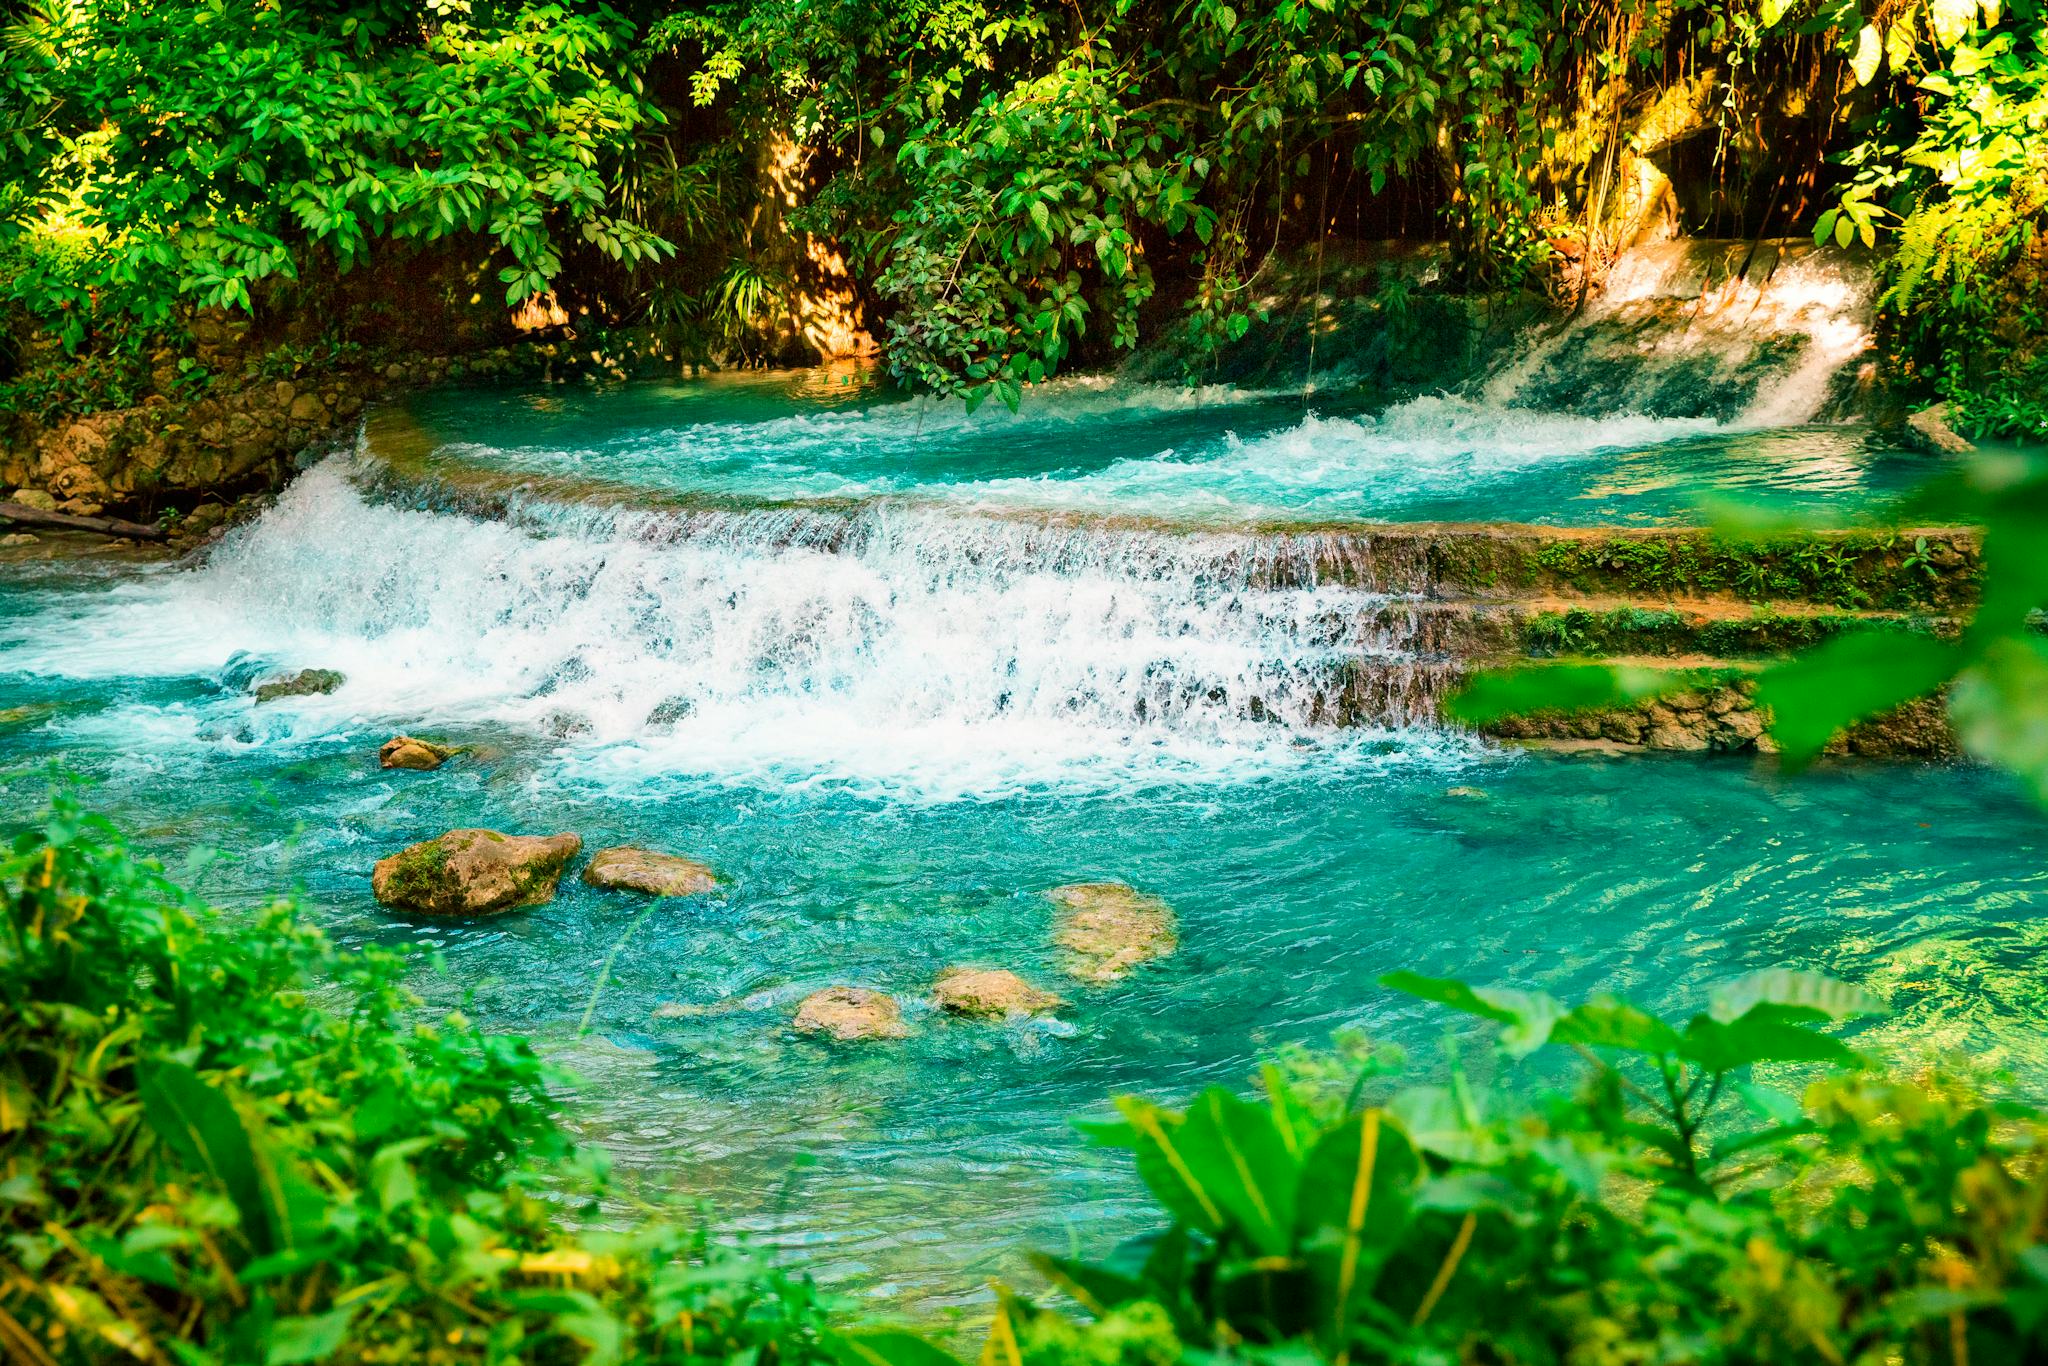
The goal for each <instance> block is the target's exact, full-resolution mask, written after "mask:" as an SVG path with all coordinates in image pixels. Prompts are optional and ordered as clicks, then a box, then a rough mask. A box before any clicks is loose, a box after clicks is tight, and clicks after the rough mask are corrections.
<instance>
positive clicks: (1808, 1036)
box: [1682, 1005, 1863, 1072]
mask: <svg viewBox="0 0 2048 1366" xmlns="http://www.w3.org/2000/svg"><path fill="white" fill-rule="evenodd" d="M1812 1018H1813V1016H1812V1012H1811V1011H1809V1010H1806V1009H1804V1008H1792V1007H1786V1006H1771V1005H1760V1006H1756V1007H1754V1008H1752V1009H1751V1010H1749V1011H1748V1012H1747V1013H1746V1014H1744V1015H1743V1016H1742V1017H1741V1018H1740V1019H1737V1020H1735V1021H1733V1022H1731V1023H1727V1024H1724V1023H1722V1022H1720V1021H1718V1020H1716V1019H1714V1018H1712V1017H1711V1016H1707V1015H1697V1016H1694V1017H1693V1020H1692V1022H1691V1023H1690V1024H1688V1025H1687V1026H1686V1029H1685V1037H1684V1047H1683V1050H1682V1052H1683V1056H1684V1057H1685V1058H1687V1059H1688V1060H1690V1061H1692V1062H1695V1063H1698V1064H1699V1065H1700V1066H1701V1067H1702V1068H1704V1069H1705V1070H1707V1071H1709V1072H1732V1071H1734V1070H1735V1069H1737V1068H1739V1067H1748V1066H1749V1065H1751V1064H1752V1063H1759V1062H1826V1063H1833V1064H1835V1065H1836V1066H1840V1067H1856V1066H1861V1065H1862V1063H1863V1057H1862V1055H1861V1054H1859V1053H1857V1052H1855V1051H1854V1050H1853V1049H1851V1048H1849V1046H1848V1045H1846V1044H1844V1043H1843V1042H1842V1041H1841V1040H1840V1039H1836V1038H1832V1037H1830V1036H1829V1035H1826V1034H1822V1033H1820V1032H1818V1031H1817V1030H1815V1029H1814V1027H1813V1024H1812Z"/></svg>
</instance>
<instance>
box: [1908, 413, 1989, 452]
mask: <svg viewBox="0 0 2048 1366" xmlns="http://www.w3.org/2000/svg"><path fill="white" fill-rule="evenodd" d="M1905 437H1906V444H1907V445H1909V446H1913V447H1915V448H1917V449H1919V450H1922V451H1925V452H1927V454H1929V455H1968V454H1969V453H1970V452H1971V451H1974V450H1976V449H1977V448H1976V447H1975V446H1974V445H1972V444H1971V443H1970V441H1969V439H1968V438H1967V437H1965V436H1964V435H1963V434H1962V433H1961V432H1958V431H1957V430H1956V429H1955V428H1953V427H1951V426H1949V425H1948V405H1947V404H1946V403H1937V404H1935V405H1934V406H1933V407H1932V408H1922V409H1921V410H1920V411H1919V412H1917V413H1915V414H1913V415H1912V416H1911V417H1909V418H1907V419H1906V432H1905Z"/></svg>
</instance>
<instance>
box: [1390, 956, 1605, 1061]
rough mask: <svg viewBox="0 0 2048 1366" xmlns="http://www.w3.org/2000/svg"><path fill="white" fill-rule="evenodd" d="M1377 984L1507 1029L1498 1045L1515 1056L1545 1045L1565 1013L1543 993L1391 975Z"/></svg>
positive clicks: (1433, 978) (1409, 974) (1447, 978)
mask: <svg viewBox="0 0 2048 1366" xmlns="http://www.w3.org/2000/svg"><path fill="white" fill-rule="evenodd" d="M1380 985H1381V986H1383V987H1389V988H1392V989H1393V990H1395V991H1402V992H1406V993H1407V994H1408V995H1410V996H1416V997H1420V998H1421V999H1423V1000H1425V1001H1435V1002H1437V1003H1438V1004H1439V1005H1447V1006H1449V1007H1450V1008H1451V1009H1453V1010H1461V1011H1464V1012H1465V1013H1466V1014H1468V1015H1477V1016H1479V1017H1480V1018H1481V1019H1486V1020H1498V1021H1499V1022H1500V1023H1502V1024H1504V1025H1506V1026H1507V1028H1505V1029H1503V1030H1502V1031H1501V1035H1500V1040H1501V1044H1502V1045H1503V1046H1504V1047H1505V1048H1506V1049H1507V1050H1508V1052H1509V1053H1510V1054H1512V1055H1514V1056H1515V1057H1522V1056H1524V1055H1526V1054H1529V1053H1533V1052H1534V1051H1535V1050H1537V1049H1538V1048H1541V1047H1542V1046H1543V1045H1544V1044H1546V1043H1548V1042H1549V1041H1550V1031H1551V1029H1552V1028H1553V1027H1554V1026H1555V1025H1556V1024H1557V1022H1558V1021H1559V1020H1561V1019H1563V1018H1564V1014H1565V1010H1564V1007H1563V1006H1562V1005H1560V1004H1559V1003H1558V1000H1557V998H1556V997H1554V996H1551V995H1548V994H1546V993H1544V992H1540V991H1521V990H1518V989H1516V988H1513V987H1475V986H1472V985H1470V984H1468V983H1465V982H1461V981H1458V980H1457V979H1456V978H1454V977H1424V976H1422V975H1421V974H1420V973H1414V972H1390V973H1388V974H1387V975H1386V976H1384V977H1382V978H1380Z"/></svg>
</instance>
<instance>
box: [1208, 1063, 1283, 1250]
mask: <svg viewBox="0 0 2048 1366" xmlns="http://www.w3.org/2000/svg"><path fill="white" fill-rule="evenodd" d="M1179 1138H1180V1151H1181V1154H1182V1156H1183V1158H1184V1160H1185V1162H1186V1164H1187V1167H1188V1170H1189V1171H1190V1172H1192V1173H1193V1176H1194V1179H1195V1180H1196V1181H1197V1182H1198V1183H1200V1185H1201V1187H1202V1189H1203V1190H1204V1191H1206V1192H1207V1194H1208V1196H1209V1198H1210V1200H1211V1201H1212V1202H1213V1203H1214V1204H1215V1205H1216V1206H1217V1207H1218V1208H1219V1209H1221V1210H1222V1211H1223V1212H1224V1213H1225V1214H1226V1215H1227V1216H1228V1221H1229V1223H1230V1224H1231V1225H1233V1226H1234V1227H1236V1228H1237V1229H1238V1230H1239V1231H1240V1232H1241V1233H1242V1234H1243V1235H1244V1236H1245V1239H1246V1240H1247V1241H1248V1242H1249V1243H1250V1244H1251V1245H1252V1246H1253V1247H1255V1248H1257V1249H1258V1250H1259V1251H1260V1252H1261V1253H1263V1254H1265V1255H1266V1256H1269V1257H1278V1256H1283V1255H1285V1254H1286V1253H1287V1252H1288V1250H1289V1249H1290V1248H1291V1247H1292V1246H1293V1241H1294V1203H1295V1187H1296V1184H1297V1182H1298V1181H1299V1180H1300V1169H1299V1167H1298V1165H1297V1163H1296V1160H1295V1158H1294V1156H1293V1154H1292V1153H1290V1152H1289V1151H1288V1147H1287V1141H1286V1139H1285V1138H1283V1137H1282V1136H1281V1133H1280V1130H1279V1127H1278V1126H1277V1125H1275V1124H1274V1122H1273V1114H1272V1111H1271V1110H1269V1109H1267V1108H1266V1107H1265V1106H1263V1105H1255V1104H1253V1103H1252V1102H1250V1101H1246V1100H1240V1099H1239V1098H1238V1097H1236V1096H1234V1095H1232V1094H1231V1093H1230V1092H1229V1091H1226V1090H1224V1089H1223V1088H1222V1087H1212V1088H1210V1089H1209V1090H1207V1091H1204V1092H1203V1093H1202V1094H1201V1095H1200V1096H1198V1097H1196V1098H1195V1103H1194V1104H1193V1105H1191V1106H1189V1107H1188V1112H1187V1119H1186V1122H1185V1123H1183V1124H1182V1125H1181V1127H1180V1134H1179Z"/></svg>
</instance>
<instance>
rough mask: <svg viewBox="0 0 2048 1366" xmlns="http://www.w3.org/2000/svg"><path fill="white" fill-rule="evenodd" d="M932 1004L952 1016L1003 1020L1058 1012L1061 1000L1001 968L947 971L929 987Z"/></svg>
mask: <svg viewBox="0 0 2048 1366" xmlns="http://www.w3.org/2000/svg"><path fill="white" fill-rule="evenodd" d="M932 1003H933V1004H934V1005H936V1006H938V1007H939V1009H941V1010H944V1011H947V1012H948V1013H950V1014H954V1015H967V1016H972V1017H975V1018H978V1019H994V1020H1000V1019H1005V1018H1007V1017H1009V1016H1012V1015H1036V1014H1039V1013H1041V1012H1044V1011H1050V1010H1058V1009H1059V1008H1060V1007H1061V1006H1063V1005H1065V1004H1066V1000H1065V998H1064V997H1061V996H1059V995H1058V994H1057V993H1054V992H1050V991H1041V990H1040V989H1039V988H1037V987H1034V986H1032V985H1031V984H1030V983H1029V982H1027V981H1025V980H1024V979H1023V978H1022V977H1019V976H1018V975H1017V974H1016V973H1014V972H1010V971H1008V970H1006V969H1003V968H966V967H959V968H947V969H946V970H945V971H944V972H942V973H940V974H939V980H938V981H936V982H934V983H933V984H932Z"/></svg>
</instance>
